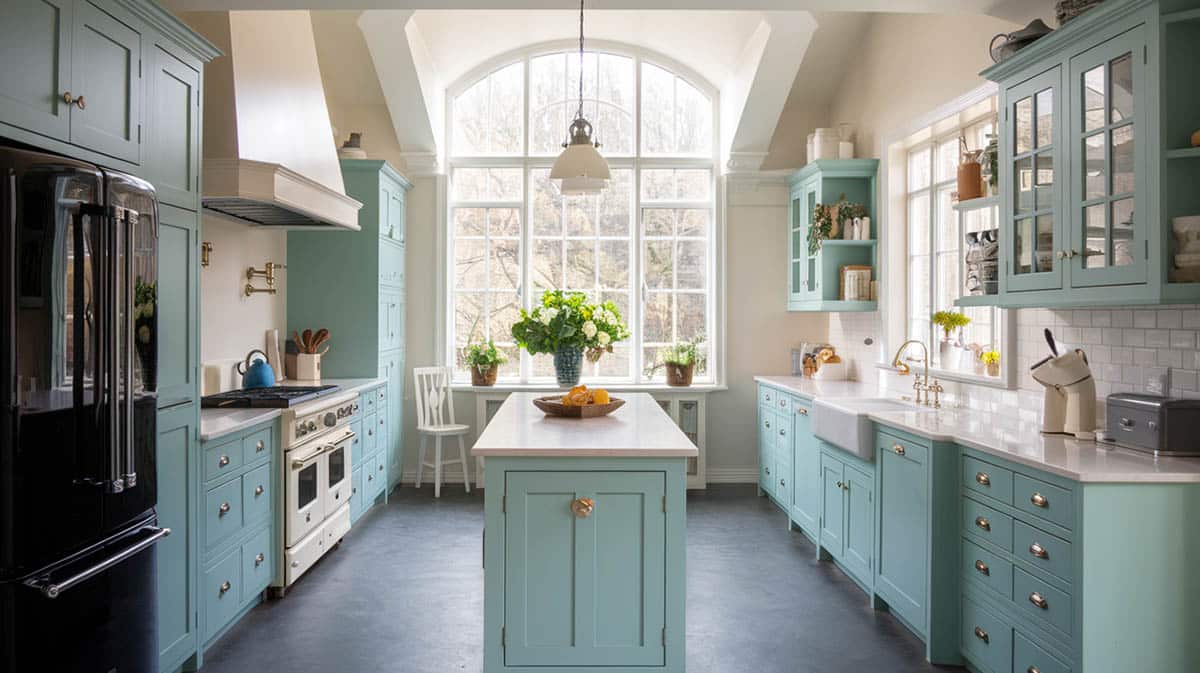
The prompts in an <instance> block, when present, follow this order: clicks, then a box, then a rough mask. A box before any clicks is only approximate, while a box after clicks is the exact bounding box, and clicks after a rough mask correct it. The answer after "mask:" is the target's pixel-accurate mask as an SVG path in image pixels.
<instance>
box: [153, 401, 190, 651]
mask: <svg viewBox="0 0 1200 673" xmlns="http://www.w3.org/2000/svg"><path fill="white" fill-rule="evenodd" d="M157 424H158V428H157V431H158V442H157V445H156V447H155V471H156V473H157V475H158V505H157V509H158V525H160V526H163V527H165V528H170V529H171V535H169V536H167V537H165V538H163V539H162V541H161V542H159V543H158V545H156V546H155V549H157V550H158V551H157V553H158V648H159V662H160V668H159V670H161V671H174V670H177V669H178V668H179V667H180V666H182V665H183V664H184V662H186V661H187V660H188V659H191V658H192V656H193V655H194V654H195V653H196V648H197V646H198V644H199V635H198V629H199V623H198V619H199V613H200V610H199V607H198V605H197V596H196V582H195V579H196V569H197V562H198V559H199V553H198V547H197V539H196V531H197V525H196V524H197V519H196V517H197V508H198V504H197V491H198V487H199V484H200V477H199V471H200V464H199V459H198V458H199V457H198V453H197V451H196V446H197V444H198V437H199V425H200V416H199V407H198V406H197V405H196V404H179V405H175V406H174V407H171V408H170V409H165V410H163V411H160V412H159V414H158V419H157Z"/></svg>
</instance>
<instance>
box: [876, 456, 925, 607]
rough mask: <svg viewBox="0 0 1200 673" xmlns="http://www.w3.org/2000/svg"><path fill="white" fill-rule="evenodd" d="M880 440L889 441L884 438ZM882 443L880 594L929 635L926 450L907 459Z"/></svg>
mask: <svg viewBox="0 0 1200 673" xmlns="http://www.w3.org/2000/svg"><path fill="white" fill-rule="evenodd" d="M880 437H881V438H882V437H885V436H884V435H880ZM892 444H893V442H889V441H884V442H882V443H881V444H879V446H877V447H876V454H877V455H878V459H877V460H876V461H875V469H876V470H878V471H879V562H878V564H877V568H878V570H877V574H876V577H875V585H876V589H877V590H879V591H881V592H883V593H885V594H886V596H885V598H887V600H888V604H889V605H890V606H891V607H892V609H893V610H895V611H896V612H898V613H900V615H901V616H902V617H904V618H905V619H906V620H908V622H909V623H910V624H912V625H913V626H914V627H916V628H918V629H925V628H926V624H925V600H926V599H925V597H926V595H927V591H926V579H925V578H926V577H927V575H928V563H929V558H928V557H929V552H928V546H927V545H928V541H929V523H928V521H929V504H928V503H929V478H928V476H927V472H926V464H925V460H926V459H927V458H928V456H927V455H926V454H925V453H924V451H923V449H924V447H921V446H910V445H907V444H906V445H905V446H904V447H903V450H904V453H903V454H901V453H897V452H896V451H895V450H894V449H893V448H892Z"/></svg>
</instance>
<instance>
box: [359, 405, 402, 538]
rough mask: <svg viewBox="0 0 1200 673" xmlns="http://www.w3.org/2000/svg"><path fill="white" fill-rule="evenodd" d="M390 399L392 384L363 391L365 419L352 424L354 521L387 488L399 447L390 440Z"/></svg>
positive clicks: (379, 498)
mask: <svg viewBox="0 0 1200 673" xmlns="http://www.w3.org/2000/svg"><path fill="white" fill-rule="evenodd" d="M388 399H390V393H389V391H388V385H387V384H385V385H381V386H376V387H374V388H369V389H367V390H364V391H362V392H361V393H359V406H360V407H361V408H362V410H363V416H362V420H361V421H358V422H357V423H355V424H351V428H350V429H351V430H353V431H354V433H355V437H354V443H353V444H351V445H350V464H351V466H352V467H353V471H352V473H351V482H350V488H351V496H350V521H351V522H354V521H357V520H358V519H360V518H361V517H362V515H364V514H366V513H367V511H368V510H370V509H371V507H373V506H374V505H375V503H376V501H377V500H381V499H382V498H381V497H380V496H383V495H384V494H385V493H386V491H387V485H388V470H389V463H390V461H391V459H392V455H391V454H390V453H389V451H390V450H391V449H392V447H394V446H395V444H394V443H393V442H391V440H390V439H389V436H388V433H389V431H390V428H389V426H390V425H391V423H390V422H389V411H390V410H389V408H388V407H387V406H386V402H387V400H388Z"/></svg>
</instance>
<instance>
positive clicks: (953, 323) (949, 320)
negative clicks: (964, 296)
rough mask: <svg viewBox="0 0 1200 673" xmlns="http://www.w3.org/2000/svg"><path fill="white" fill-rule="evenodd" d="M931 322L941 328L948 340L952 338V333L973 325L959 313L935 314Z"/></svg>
mask: <svg viewBox="0 0 1200 673" xmlns="http://www.w3.org/2000/svg"><path fill="white" fill-rule="evenodd" d="M929 321H930V322H932V323H933V324H935V325H937V326H938V327H941V328H942V332H943V333H945V335H946V338H947V339H949V338H950V333H951V332H953V331H954V330H956V329H959V328H961V327H966V326H967V325H969V324H970V323H971V319H970V318H968V317H967V316H965V315H963V314H962V313H959V312H958V311H938V312H937V313H934V314H933V317H932V318H930V320H929Z"/></svg>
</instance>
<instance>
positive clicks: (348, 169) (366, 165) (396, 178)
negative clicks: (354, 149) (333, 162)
mask: <svg viewBox="0 0 1200 673" xmlns="http://www.w3.org/2000/svg"><path fill="white" fill-rule="evenodd" d="M339 162H340V164H341V166H342V174H343V175H345V174H346V173H366V174H382V175H383V177H385V178H387V179H389V180H391V181H392V182H394V183H396V184H397V185H399V186H400V187H402V188H403V189H404V191H406V192H407V191H408V190H410V189H412V186H413V185H412V182H410V181H409V179H408V178H406V177H404V175H403V174H402V173H401V172H400V171H398V170H396V168H395V167H394V166H392V165H391V164H389V163H388V162H387V161H384V160H382V159H341V160H339Z"/></svg>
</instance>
